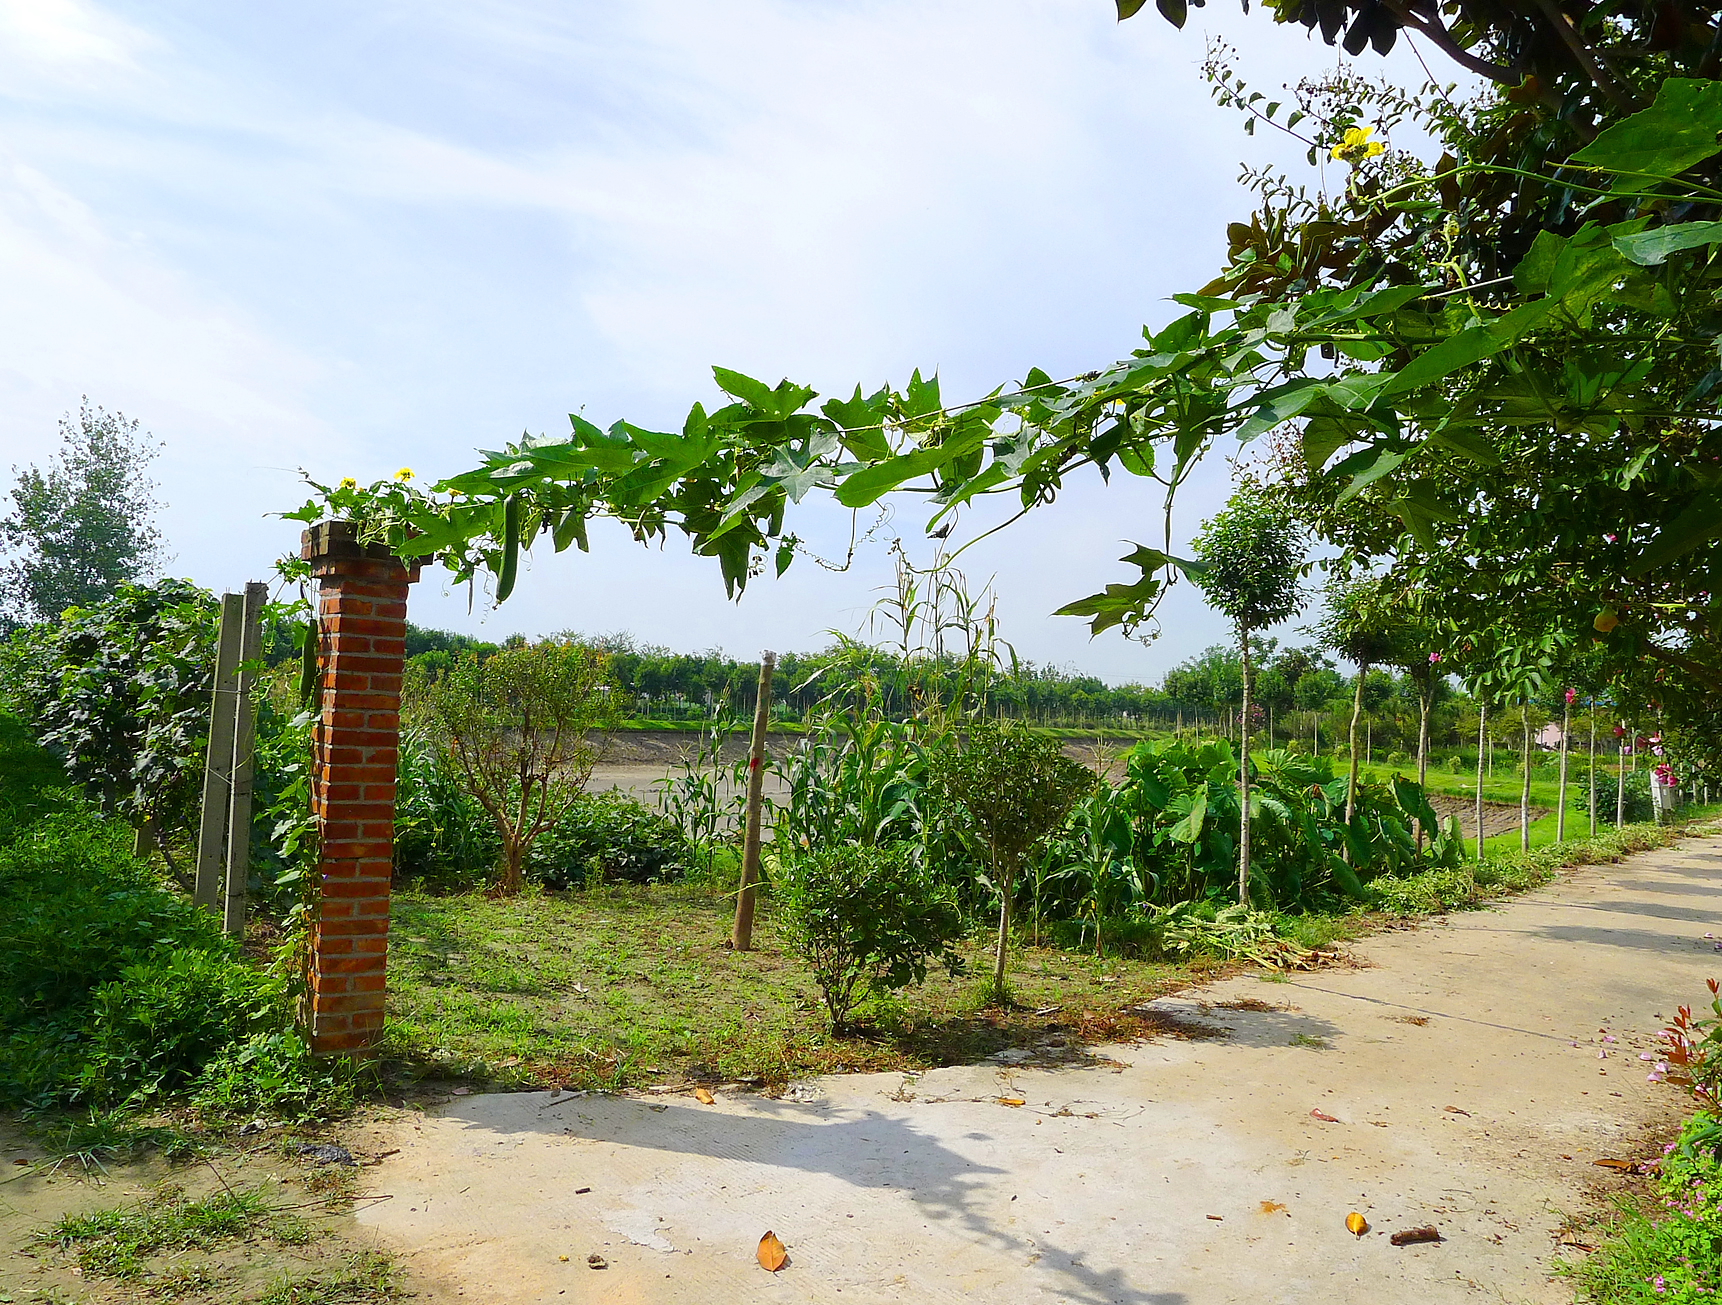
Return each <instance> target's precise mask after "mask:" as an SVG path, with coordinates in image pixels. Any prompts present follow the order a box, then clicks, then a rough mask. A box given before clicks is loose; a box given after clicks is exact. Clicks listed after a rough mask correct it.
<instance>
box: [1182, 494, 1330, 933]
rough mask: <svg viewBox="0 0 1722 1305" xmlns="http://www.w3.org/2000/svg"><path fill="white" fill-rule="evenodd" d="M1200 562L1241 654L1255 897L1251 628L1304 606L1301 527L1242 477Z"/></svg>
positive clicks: (1242, 847) (1241, 855)
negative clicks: (1236, 638)
mask: <svg viewBox="0 0 1722 1305" xmlns="http://www.w3.org/2000/svg"><path fill="white" fill-rule="evenodd" d="M1191 551H1193V552H1194V553H1195V555H1196V560H1197V561H1198V562H1200V563H1201V570H1200V571H1198V572H1197V573H1196V583H1197V584H1198V585H1199V586H1201V589H1202V592H1203V593H1204V594H1206V595H1207V598H1208V602H1209V604H1210V605H1212V606H1213V607H1215V608H1217V609H1218V610H1219V611H1220V612H1221V613H1222V614H1224V615H1225V616H1227V617H1229V618H1231V622H1232V626H1233V628H1234V629H1235V630H1236V631H1237V636H1238V655H1239V657H1240V658H1241V659H1242V661H1243V667H1244V684H1243V711H1242V722H1243V723H1242V731H1241V733H1242V746H1241V747H1240V748H1239V751H1238V806H1239V808H1240V809H1241V811H1242V815H1241V816H1240V818H1239V837H1238V901H1239V902H1242V903H1244V904H1246V905H1247V904H1248V903H1249V900H1250V734H1251V729H1250V693H1251V690H1252V689H1253V688H1254V687H1255V667H1254V665H1253V664H1252V663H1251V661H1250V635H1251V634H1252V633H1253V632H1255V631H1257V630H1261V629H1264V628H1266V627H1267V626H1270V625H1277V624H1278V623H1279V622H1281V621H1283V620H1285V619H1287V618H1288V617H1291V616H1295V615H1296V614H1297V612H1298V611H1299V610H1300V609H1301V608H1302V607H1303V603H1304V594H1303V585H1302V583H1301V581H1302V580H1303V576H1304V571H1305V565H1304V550H1303V537H1302V533H1301V532H1300V531H1299V530H1298V529H1297V528H1296V527H1295V526H1294V525H1293V524H1292V522H1291V519H1290V517H1288V516H1287V515H1286V512H1285V509H1284V507H1283V506H1281V505H1280V504H1279V503H1278V502H1276V501H1275V500H1273V499H1270V498H1269V497H1267V496H1266V495H1264V494H1262V493H1261V492H1260V491H1259V490H1257V489H1255V488H1254V487H1253V486H1250V485H1247V484H1246V485H1245V486H1244V488H1242V489H1240V490H1238V492H1237V493H1235V494H1233V495H1232V498H1231V501H1230V502H1229V503H1227V504H1226V506H1225V507H1224V508H1222V509H1221V510H1220V511H1219V512H1217V513H1215V515H1214V516H1212V517H1210V518H1209V519H1208V521H1207V523H1206V524H1205V525H1204V526H1203V527H1202V531H1201V533H1200V534H1199V535H1197V536H1196V538H1195V540H1194V542H1193V543H1192V545H1191Z"/></svg>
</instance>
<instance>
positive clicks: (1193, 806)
mask: <svg viewBox="0 0 1722 1305" xmlns="http://www.w3.org/2000/svg"><path fill="white" fill-rule="evenodd" d="M1207 818H1208V790H1207V789H1205V788H1200V789H1197V790H1196V794H1195V796H1194V797H1193V798H1192V799H1191V800H1190V812H1189V814H1188V815H1186V816H1185V817H1184V818H1183V819H1182V820H1180V821H1179V822H1178V823H1177V824H1175V825H1173V826H1172V828H1170V829H1168V830H1167V831H1166V837H1168V838H1170V839H1171V840H1172V841H1173V842H1174V843H1195V842H1198V841H1199V840H1200V839H1201V837H1202V823H1203V822H1204V821H1205V820H1206V819H1207Z"/></svg>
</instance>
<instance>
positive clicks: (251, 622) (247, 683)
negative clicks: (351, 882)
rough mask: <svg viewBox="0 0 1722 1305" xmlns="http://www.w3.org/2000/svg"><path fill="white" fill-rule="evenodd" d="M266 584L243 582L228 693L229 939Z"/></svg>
mask: <svg viewBox="0 0 1722 1305" xmlns="http://www.w3.org/2000/svg"><path fill="white" fill-rule="evenodd" d="M268 597H269V586H268V585H266V584H264V583H263V582H262V581H261V580H253V581H251V582H250V583H249V584H247V585H246V586H245V598H244V618H243V619H244V627H243V633H242V634H241V636H240V641H239V684H238V688H237V691H236V692H235V693H234V704H233V705H234V717H233V763H232V771H231V773H232V776H233V783H232V796H231V799H230V805H229V808H228V815H227V892H226V895H225V897H224V899H223V902H222V912H221V927H222V930H223V931H224V932H225V933H226V934H227V935H228V936H229V937H232V938H240V937H243V936H244V934H245V881H246V879H247V878H248V877H249V875H250V873H251V775H252V764H251V763H252V755H253V752H254V751H255V733H256V728H255V727H256V719H257V713H256V710H255V708H254V707H253V705H252V702H251V686H252V681H253V680H254V679H255V672H254V671H253V670H252V664H253V663H254V662H255V661H256V660H257V657H258V655H259V653H261V651H262V643H263V604H264V602H265V601H267V600H268Z"/></svg>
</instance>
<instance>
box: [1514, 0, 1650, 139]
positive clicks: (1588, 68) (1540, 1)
mask: <svg viewBox="0 0 1722 1305" xmlns="http://www.w3.org/2000/svg"><path fill="white" fill-rule="evenodd" d="M1537 8H1538V9H1541V10H1542V11H1543V17H1545V18H1547V19H1548V20H1549V22H1550V23H1552V24H1553V25H1554V29H1555V32H1556V33H1557V34H1558V35H1559V36H1560V38H1561V41H1562V43H1563V44H1564V45H1565V46H1566V47H1567V50H1568V51H1569V52H1570V53H1571V54H1572V57H1573V58H1574V60H1576V61H1577V63H1578V66H1579V67H1580V68H1583V69H1584V71H1585V75H1586V76H1588V77H1589V78H1590V79H1591V81H1593V82H1595V83H1596V86H1597V89H1598V90H1600V91H1601V92H1602V93H1603V94H1604V95H1606V96H1608V98H1609V99H1611V100H1613V101H1614V103H1615V105H1616V106H1617V107H1619V108H1622V109H1625V110H1627V111H1628V112H1629V113H1630V112H1633V111H1635V110H1637V109H1639V108H1642V107H1643V106H1642V105H1641V104H1640V103H1639V100H1638V97H1637V96H1636V95H1634V94H1633V93H1632V91H1631V89H1630V88H1628V87H1625V86H1623V85H1621V83H1620V82H1619V81H1618V80H1617V79H1616V78H1615V76H1614V74H1613V73H1611V72H1609V71H1608V69H1606V68H1604V67H1603V66H1602V65H1601V64H1600V63H1598V62H1597V59H1596V56H1595V55H1593V54H1592V53H1591V52H1590V47H1589V46H1587V45H1586V44H1585V43H1584V38H1583V37H1581V36H1580V35H1579V34H1578V30H1577V29H1576V28H1575V27H1574V26H1573V24H1572V19H1570V18H1568V17H1567V16H1566V13H1565V12H1564V11H1563V10H1562V9H1561V7H1560V6H1559V5H1558V4H1556V3H1555V0H1537Z"/></svg>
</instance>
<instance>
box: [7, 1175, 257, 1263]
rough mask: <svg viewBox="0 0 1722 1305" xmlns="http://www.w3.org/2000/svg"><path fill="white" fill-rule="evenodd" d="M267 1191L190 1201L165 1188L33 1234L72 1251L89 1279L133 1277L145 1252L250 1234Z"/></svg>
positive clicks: (204, 1244)
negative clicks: (145, 1197) (128, 1203)
mask: <svg viewBox="0 0 1722 1305" xmlns="http://www.w3.org/2000/svg"><path fill="white" fill-rule="evenodd" d="M265 1190H266V1189H265V1188H264V1187H262V1186H258V1187H255V1188H241V1189H239V1190H238V1191H231V1190H226V1189H224V1190H222V1191H219V1192H213V1193H211V1194H210V1195H208V1196H205V1197H200V1198H197V1199H191V1198H188V1197H187V1196H186V1195H185V1194H184V1193H183V1192H181V1191H179V1190H177V1189H173V1188H164V1189H162V1190H161V1191H159V1192H158V1193H157V1194H156V1195H155V1196H154V1197H153V1198H152V1199H150V1200H147V1201H143V1202H140V1203H139V1204H137V1205H134V1206H122V1207H119V1208H117V1209H111V1210H97V1211H95V1212H94V1213H92V1214H80V1215H71V1216H68V1217H67V1218H64V1219H62V1220H60V1222H59V1223H57V1224H55V1225H54V1226H53V1227H52V1228H49V1229H48V1230H47V1231H46V1232H42V1233H38V1234H37V1237H38V1239H39V1240H41V1241H43V1242H47V1243H50V1244H52V1245H55V1246H58V1247H59V1248H60V1249H61V1250H65V1251H70V1250H75V1251H76V1253H77V1260H78V1268H79V1269H80V1270H81V1271H82V1272H83V1273H85V1274H86V1275H88V1276H90V1277H105V1278H136V1277H138V1276H140V1275H141V1274H142V1273H143V1271H144V1267H145V1266H144V1259H145V1257H147V1256H150V1255H155V1254H158V1253H160V1252H162V1251H175V1250H188V1249H191V1248H193V1247H195V1248H197V1249H198V1250H208V1249H209V1248H210V1247H211V1246H212V1245H214V1244H215V1243H216V1242H217V1241H220V1240H222V1239H224V1238H230V1237H240V1236H243V1235H245V1234H246V1233H248V1232H250V1231H251V1229H252V1228H253V1227H254V1226H255V1225H256V1224H257V1223H258V1222H259V1221H260V1220H262V1219H264V1218H266V1217H267V1216H268V1214H269V1205H268V1202H267V1200H266V1199H265V1196H264V1192H265Z"/></svg>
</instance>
